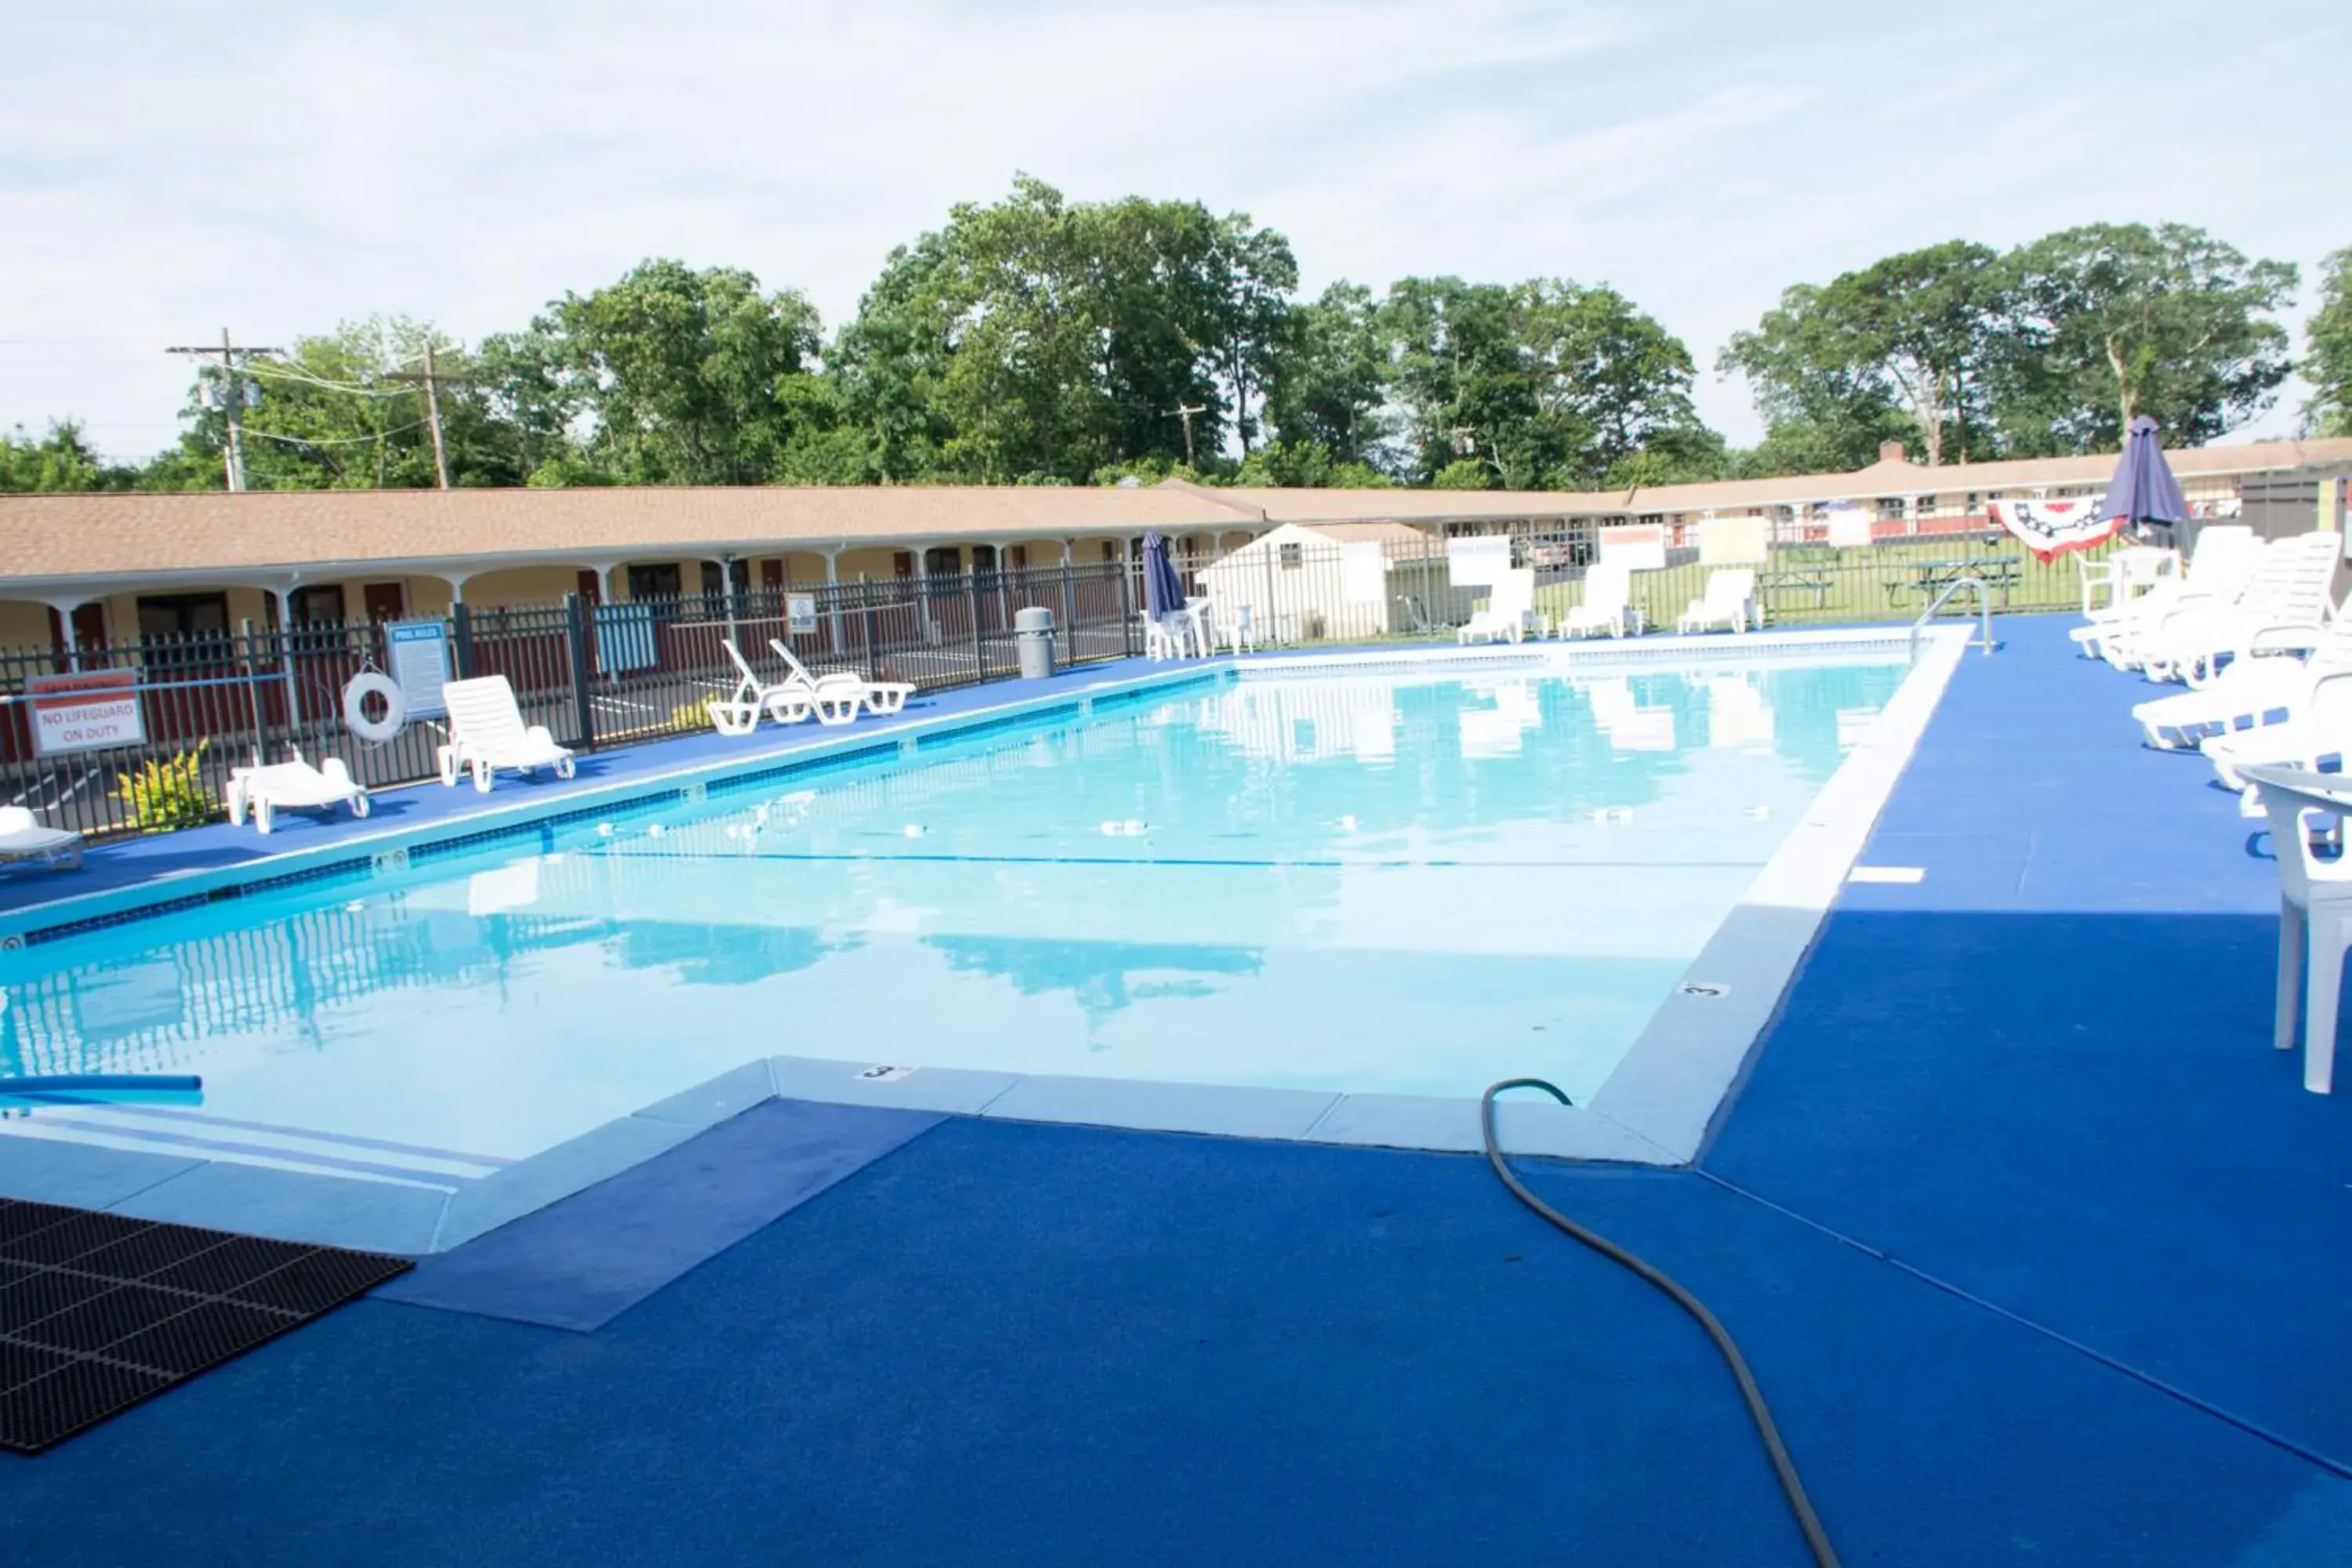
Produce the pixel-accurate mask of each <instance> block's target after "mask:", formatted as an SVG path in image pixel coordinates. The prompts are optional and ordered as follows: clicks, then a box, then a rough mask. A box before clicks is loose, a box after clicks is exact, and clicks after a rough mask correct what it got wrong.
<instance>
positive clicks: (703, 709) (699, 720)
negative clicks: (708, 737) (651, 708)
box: [669, 697, 715, 731]
mask: <svg viewBox="0 0 2352 1568" xmlns="http://www.w3.org/2000/svg"><path fill="white" fill-rule="evenodd" d="M714 700H715V699H713V698H709V697H698V698H696V699H695V700H693V701H691V702H681V703H679V704H678V705H677V707H675V708H673V709H671V710H669V727H670V728H671V729H673V730H688V731H692V730H708V729H709V728H710V704H711V703H712V702H713V701H714Z"/></svg>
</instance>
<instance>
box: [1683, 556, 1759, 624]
mask: <svg viewBox="0 0 2352 1568" xmlns="http://www.w3.org/2000/svg"><path fill="white" fill-rule="evenodd" d="M1754 625H1756V574H1755V573H1754V572H1752V571H1750V570H1749V569H1748V568H1747V567H1745V566H1727V567H1724V568H1722V569H1721V570H1719V571H1715V572H1710V573H1708V574H1706V592H1705V593H1704V594H1702V595H1699V596H1698V597H1697V598H1696V599H1693V600H1692V601H1691V602H1690V607H1689V608H1687V609H1685V611H1683V618H1682V619H1681V620H1680V621H1678V622H1676V623H1675V629H1676V630H1678V631H1685V632H1704V631H1712V630H1713V629H1714V628H1716V627H1717V626H1723V627H1726V628H1727V629H1729V630H1731V631H1735V632H1744V631H1746V630H1747V629H1748V627H1749V626H1754Z"/></svg>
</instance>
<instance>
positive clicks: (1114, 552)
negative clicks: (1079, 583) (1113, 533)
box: [1102, 539, 1118, 566]
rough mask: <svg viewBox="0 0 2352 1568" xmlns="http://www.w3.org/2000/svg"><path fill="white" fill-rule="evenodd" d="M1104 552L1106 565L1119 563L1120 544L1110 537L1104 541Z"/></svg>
mask: <svg viewBox="0 0 2352 1568" xmlns="http://www.w3.org/2000/svg"><path fill="white" fill-rule="evenodd" d="M1102 552H1103V564H1104V565H1106V566H1114V565H1117V564H1118V545H1116V544H1113V543H1112V542H1110V541H1109V540H1108V539H1106V540H1104V541H1103V542H1102Z"/></svg>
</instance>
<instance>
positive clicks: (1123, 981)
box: [924, 936, 1265, 1033]
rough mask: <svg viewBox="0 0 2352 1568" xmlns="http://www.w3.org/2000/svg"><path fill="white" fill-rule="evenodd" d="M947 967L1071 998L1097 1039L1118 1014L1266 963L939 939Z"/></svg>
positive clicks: (1206, 952) (1098, 946)
mask: <svg viewBox="0 0 2352 1568" xmlns="http://www.w3.org/2000/svg"><path fill="white" fill-rule="evenodd" d="M924 945H925V946H927V947H930V948H933V949H936V950H937V951H938V952H940V953H941V954H942V955H944V956H945V957H946V959H947V961H948V967H949V968H950V969H952V970H955V971H957V972H959V973H982V974H992V975H995V976H997V977H998V978H1000V979H1003V980H1010V981H1011V982H1012V983H1013V985H1014V986H1015V987H1016V988H1017V989H1018V990H1019V991H1020V993H1021V994H1023V995H1024V996H1043V995H1051V994H1055V993H1058V992H1065V991H1066V992H1068V993H1069V994H1070V995H1071V996H1072V997H1074V998H1075V999H1076V1002H1077V1004H1078V1006H1079V1007H1080V1009H1082V1010H1083V1011H1084V1012H1085V1014H1086V1016H1087V1025H1088V1028H1089V1033H1091V1031H1092V1028H1093V1026H1097V1025H1099V1024H1100V1023H1102V1022H1103V1020H1105V1019H1106V1018H1108V1017H1109V1016H1111V1015H1112V1014H1114V1013H1118V1012H1119V1011H1121V1010H1122V1009H1125V1008H1127V1007H1129V1006H1132V1005H1135V1004H1136V1003H1138V1002H1146V1001H1154V1000H1159V999H1161V998H1166V997H1171V996H1189V997H1195V998H1197V997H1202V996H1207V995H1210V994H1213V993H1214V992H1216V991H1217V990H1218V989H1220V987H1219V986H1218V985H1217V984H1215V981H1216V980H1217V979H1219V978H1231V977H1233V976H1235V975H1251V974H1255V973H1258V972H1259V971H1260V970H1262V969H1263V968H1265V954H1263V953H1261V952H1256V951H1255V950H1252V949H1249V948H1238V947H1235V948H1218V947H1198V946H1190V945H1185V946H1176V945H1163V946H1139V945H1137V944H1136V943H1133V942H1054V941H1042V940H1021V939H1008V938H1003V937H977V936H933V937H926V938H925V939H924Z"/></svg>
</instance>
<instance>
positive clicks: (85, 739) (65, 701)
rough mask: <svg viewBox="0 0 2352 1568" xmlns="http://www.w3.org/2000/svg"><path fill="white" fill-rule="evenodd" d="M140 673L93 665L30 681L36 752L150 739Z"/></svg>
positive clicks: (87, 749) (27, 689)
mask: <svg viewBox="0 0 2352 1568" xmlns="http://www.w3.org/2000/svg"><path fill="white" fill-rule="evenodd" d="M138 679H139V678H138V675H137V673H136V672H135V671H132V670H128V669H89V670H80V671H77V672H75V673H73V674H69V675H36V676H34V677H32V678H31V679H28V680H26V682H25V695H26V698H28V699H29V700H31V702H32V705H33V751H34V752H35V753H36V754H37V755H39V756H44V757H55V756H61V755H63V754H65V753H66V752H97V751H103V750H105V749H106V748H107V747H109V746H135V745H137V744H139V743H140V742H142V741H144V740H145V739H146V738H147V731H146V729H145V727H144V726H143V724H142V722H141V720H140V715H139V695H138V692H137V690H136V687H137V684H138Z"/></svg>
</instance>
